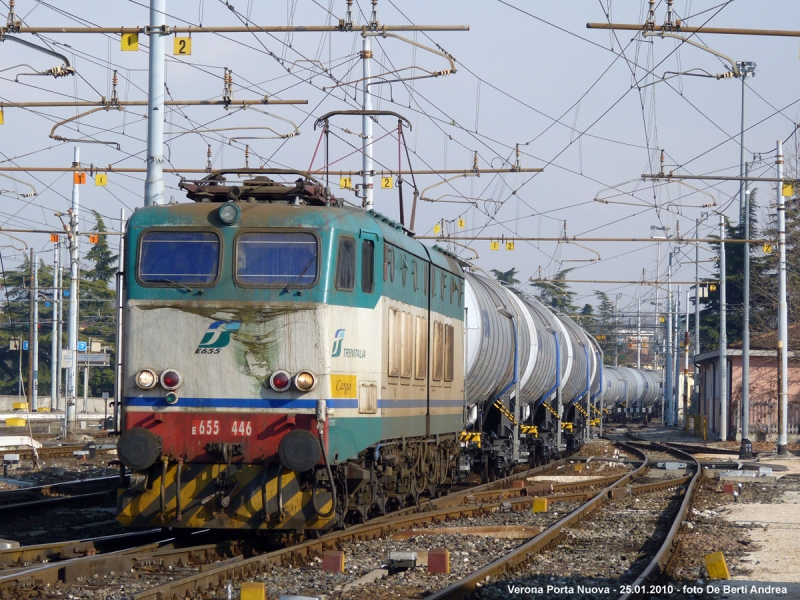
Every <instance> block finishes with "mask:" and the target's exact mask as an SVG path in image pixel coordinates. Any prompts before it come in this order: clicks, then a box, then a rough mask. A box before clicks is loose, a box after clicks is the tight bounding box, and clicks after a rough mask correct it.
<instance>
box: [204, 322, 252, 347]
mask: <svg viewBox="0 0 800 600" xmlns="http://www.w3.org/2000/svg"><path fill="white" fill-rule="evenodd" d="M241 326H242V322H241V321H214V322H213V323H212V324H211V325H209V326H208V331H206V333H205V335H204V336H203V339H202V340H200V343H199V344H198V346H197V350H208V349H212V348H213V349H219V348H224V347H225V346H227V345H228V344H230V343H231V334H232V333H235V332H237V331H239V327H241Z"/></svg>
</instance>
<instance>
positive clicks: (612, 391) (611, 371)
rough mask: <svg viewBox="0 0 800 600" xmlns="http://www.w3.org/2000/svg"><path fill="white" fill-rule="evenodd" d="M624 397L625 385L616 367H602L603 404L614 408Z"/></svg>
mask: <svg viewBox="0 0 800 600" xmlns="http://www.w3.org/2000/svg"><path fill="white" fill-rule="evenodd" d="M624 396H625V383H624V381H623V379H622V377H621V375H620V373H619V368H617V367H603V404H604V405H605V406H614V405H615V404H616V403H617V402H619V401H620V400H622V399H623V397H624Z"/></svg>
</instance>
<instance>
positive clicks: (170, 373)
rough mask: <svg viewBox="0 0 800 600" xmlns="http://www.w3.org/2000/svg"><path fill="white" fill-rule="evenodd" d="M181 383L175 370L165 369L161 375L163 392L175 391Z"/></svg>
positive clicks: (179, 376)
mask: <svg viewBox="0 0 800 600" xmlns="http://www.w3.org/2000/svg"><path fill="white" fill-rule="evenodd" d="M182 383H183V377H181V374H180V373H178V372H177V371H176V370H175V369H167V370H166V371H164V372H163V373H161V385H162V386H163V388H164V389H165V390H177V389H178V388H179V387H181V384H182Z"/></svg>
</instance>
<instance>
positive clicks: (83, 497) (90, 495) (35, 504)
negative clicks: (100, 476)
mask: <svg viewBox="0 0 800 600" xmlns="http://www.w3.org/2000/svg"><path fill="white" fill-rule="evenodd" d="M117 479H118V478H117ZM115 495H116V490H106V491H105V492H87V493H85V494H74V495H71V496H56V497H54V498H43V499H41V500H29V501H27V502H18V503H16V504H3V505H0V512H7V511H14V510H22V511H25V510H32V509H36V508H45V507H49V506H53V505H59V504H69V503H71V502H81V501H84V502H94V501H96V500H101V499H103V498H106V499H108V498H109V497H112V498H113V497H114V496H115Z"/></svg>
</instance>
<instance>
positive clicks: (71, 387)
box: [65, 146, 81, 431]
mask: <svg viewBox="0 0 800 600" xmlns="http://www.w3.org/2000/svg"><path fill="white" fill-rule="evenodd" d="M80 164H81V162H80V148H79V147H78V146H76V147H75V151H74V156H73V160H72V166H74V167H79V166H80ZM80 204H81V202H80V186H79V185H78V179H77V177H76V178H75V179H73V182H72V209H71V210H70V213H69V222H70V225H69V227H70V229H69V231H70V233H69V312H68V320H69V324H68V326H67V336H68V346H67V347H68V351H69V353H70V355H71V356H72V367H70V368H69V369H67V407H66V412H65V417H66V420H67V423H66V427H67V431H70V430H72V429H73V428H74V422H75V411H76V408H75V394H76V390H77V383H76V382H77V373H78V371H77V369H78V277H79V275H80V274H79V271H78V266H79V265H78V260H79V258H78V257H79V251H80Z"/></svg>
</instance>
